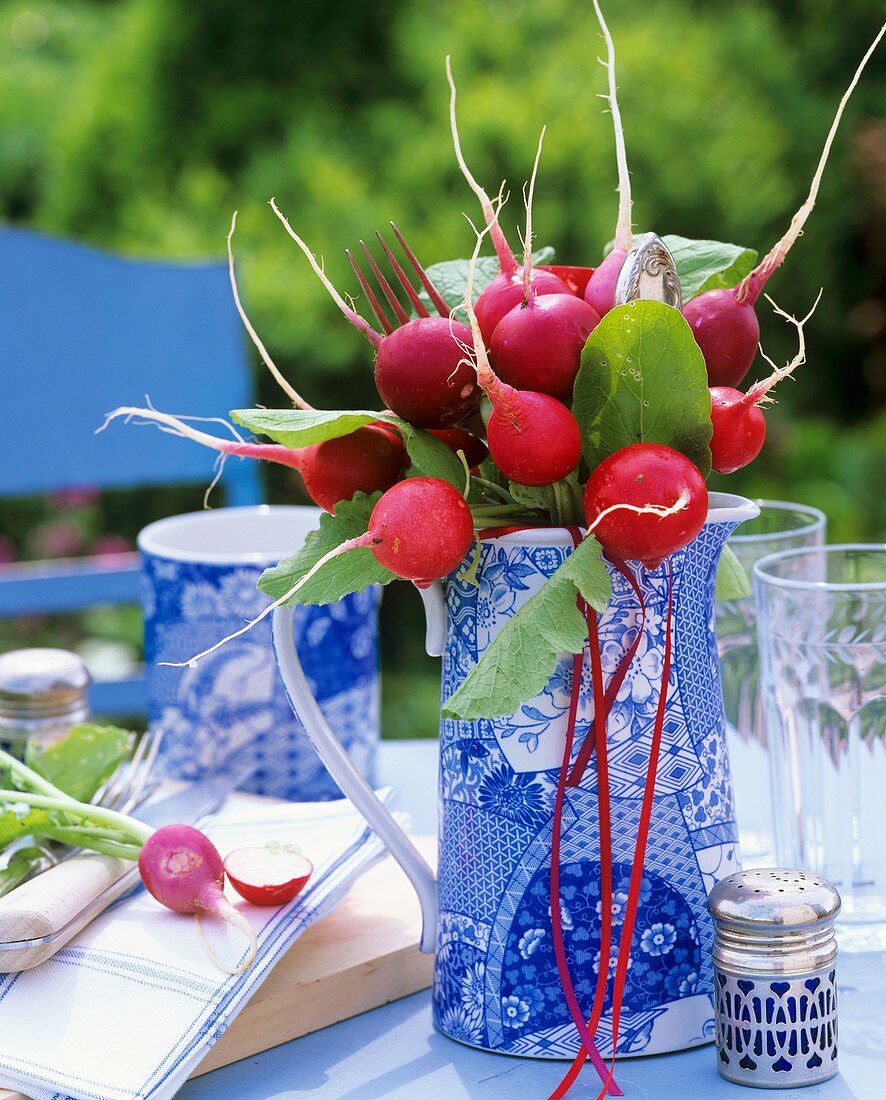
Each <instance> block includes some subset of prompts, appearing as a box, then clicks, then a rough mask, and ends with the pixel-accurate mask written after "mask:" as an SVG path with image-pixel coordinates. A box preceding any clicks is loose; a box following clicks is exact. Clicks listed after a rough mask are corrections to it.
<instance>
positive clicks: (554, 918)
mask: <svg viewBox="0 0 886 1100" xmlns="http://www.w3.org/2000/svg"><path fill="white" fill-rule="evenodd" d="M569 533H570V535H571V536H572V543H573V546H578V545H579V543H580V542H581V538H582V536H581V531H580V530H579V529H578V528H577V527H570V528H569ZM577 604H578V609H579V611H581V612H582V614H584V611H585V603H584V600H582V598H581V597H580V596H579V598H578V600H577ZM583 665H584V652H581V653H576V654H575V656H574V657H573V660H572V693H571V695H570V699H569V716H568V720H567V723H566V741H565V744H564V746H563V763H562V765H561V766H560V774H559V776H558V779H557V793H556V796H555V798H554V820H553V824H552V827H551V887H550V902H551V932H552V937H551V938H552V941H553V946H554V958H555V959H556V961H557V973H558V974H559V976H560V984H561V985H562V987H563V995H564V997H565V998H566V1004H567V1007H568V1008H569V1014H570V1016H571V1017H572V1021H573V1023H574V1024H575V1027H576V1029H577V1030H578V1034H579V1037H580V1038H581V1042H582V1048H581V1055H582V1062H584V1060H585V1058H590V1059H591V1063H592V1064H593V1066H594V1068H595V1069H596V1071H597V1073H598V1074H599V1076H600V1080H601V1081H604V1082H605V1084H604V1087H603V1093H604V1095H605V1094H606V1093H607V1092H609V1093H610V1094H611V1095H612V1096H621V1095H622V1092H621V1089H620V1088H619V1087H618V1085H616V1084H615V1082H614V1081H613V1080H612V1074H611V1073H608V1075H607V1069H606V1064H605V1062H604V1061H603V1058H602V1056H601V1055H600V1052H599V1050H598V1049H597V1046H596V1044H595V1043H594V1037H593V1031H592V1029H591V1028H589V1027H588V1025H587V1024H586V1023H585V1018H584V1013H583V1012H582V1010H581V1005H580V1004H579V1003H578V998H577V997H576V995H575V987H574V986H573V984H572V975H571V974H570V972H569V960H568V959H567V958H566V946H565V943H564V941H563V916H562V913H561V912H560V842H561V839H562V835H563V802H564V798H565V794H566V777H567V775H568V772H569V762H570V759H571V757H572V744H573V741H574V739H575V726H576V721H577V719H578V703H579V698H580V695H581V670H582V666H583Z"/></svg>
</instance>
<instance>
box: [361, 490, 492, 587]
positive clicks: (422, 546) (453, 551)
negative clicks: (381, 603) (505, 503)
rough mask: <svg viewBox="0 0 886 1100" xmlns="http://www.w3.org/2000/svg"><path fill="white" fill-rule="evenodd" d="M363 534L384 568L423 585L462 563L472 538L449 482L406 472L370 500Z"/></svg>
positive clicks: (465, 510)
mask: <svg viewBox="0 0 886 1100" xmlns="http://www.w3.org/2000/svg"><path fill="white" fill-rule="evenodd" d="M368 536H369V538H370V540H371V541H370V544H369V545H370V546H371V549H372V552H373V554H374V555H375V557H376V558H377V559H378V561H379V562H380V563H381V564H382V565H383V566H385V568H387V569H390V570H391V572H392V573H396V574H397V576H398V577H405V578H406V579H407V580H410V581H413V582H414V583H415V585H416V586H417V587H419V588H427V587H428V585H430V583H431V582H432V581H434V580H437V579H438V578H440V577H446V576H448V575H449V574H450V573H451V572H452V571H453V569H456V568H457V567H458V566H459V565H461V563H462V561H463V559H464V557H465V554H467V552H468V550H470V548H471V544H472V543H473V541H474V520H473V516H472V515H471V510H470V508H468V506H467V503H466V502H465V499H464V497H463V496H462V495H461V493H460V492H459V491H458V489H455V488H453V486H452V485H450V484H449V482H447V481H441V480H440V479H439V478H435V477H410V478H407V479H406V480H405V481H401V482H400V483H399V484H397V485H395V486H394V487H393V488H392V489H388V491H387V492H386V493H385V494H384V495H383V496H382V497H381V499H380V500H379V501H378V503H377V504H376V505H375V507H374V508H373V510H372V515H371V516H370V517H369V531H368Z"/></svg>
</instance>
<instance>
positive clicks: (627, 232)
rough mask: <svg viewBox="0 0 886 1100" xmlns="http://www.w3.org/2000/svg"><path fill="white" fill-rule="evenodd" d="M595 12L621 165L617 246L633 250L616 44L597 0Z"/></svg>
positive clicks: (628, 177)
mask: <svg viewBox="0 0 886 1100" xmlns="http://www.w3.org/2000/svg"><path fill="white" fill-rule="evenodd" d="M594 11H595V12H596V13H597V22H598V23H599V24H600V30H601V31H602V32H603V38H604V40H605V42H606V57H607V60H606V61H602V60H601V62H600V63H601V64H602V65H603V66H604V67H605V69H606V72H607V74H608V77H609V95H608V96H604V97H603V98H605V99H608V100H609V107H610V109H611V111H612V126H613V129H614V130H615V162H616V165H617V167H618V221H617V222H616V225H615V244H614V247H615V248H619V249H624V251H625V252H628V251H630V248H631V242H632V240H633V235H632V225H631V209H632V206H633V203H632V200H631V177H630V174H629V172H628V155H627V151H626V150H625V135H624V128H623V126H622V122H621V111H620V110H619V107H618V93H617V90H616V85H615V43H614V42H613V41H612V35H611V34H610V33H609V27H608V26H607V25H606V20H605V19H604V17H603V12H602V11H601V9H600V4H599V3H598V0H594Z"/></svg>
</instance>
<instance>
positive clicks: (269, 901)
mask: <svg viewBox="0 0 886 1100" xmlns="http://www.w3.org/2000/svg"><path fill="white" fill-rule="evenodd" d="M225 872H226V874H227V876H228V878H229V879H230V880H231V885H232V886H233V887H234V889H235V890H236V891H237V893H238V894H239V895H240V897H241V898H245V900H246V901H248V902H251V903H252V904H253V905H285V904H286V902H287V901H292V899H293V898H294V897H296V895H297V894H299V893H300V892H301V890H302V888H303V887H304V885H305V883H306V882H307V881H308V879H309V878H310V877H311V875H312V874H313V872H314V865H313V863H311V861H310V860H309V859H306V858H305V857H304V856H303V855H302V854H301V853H300V852H298V851H297V850H296V849H295V848H293V847H292V846H291V845H284V844H267V845H265V847H264V848H238V849H237V850H236V851H234V852H231V854H230V855H229V856H228V857H227V858H226V859H225Z"/></svg>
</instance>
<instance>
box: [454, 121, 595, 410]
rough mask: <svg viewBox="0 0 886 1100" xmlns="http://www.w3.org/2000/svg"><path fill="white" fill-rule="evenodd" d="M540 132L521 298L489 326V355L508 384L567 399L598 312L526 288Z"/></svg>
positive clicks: (529, 193) (529, 275) (529, 277)
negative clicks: (490, 332)
mask: <svg viewBox="0 0 886 1100" xmlns="http://www.w3.org/2000/svg"><path fill="white" fill-rule="evenodd" d="M544 135H545V131H544V129H542V132H541V137H540V138H539V140H538V151H537V152H536V154H535V163H534V165H533V166H532V176H531V178H530V180H529V188H528V191H527V192H526V232H525V233H524V235H523V246H524V247H523V298H522V301H521V302H520V303H519V305H516V306H514V308H513V309H512V310H511V311H510V312H509V313H506V314H505V315H504V317H502V319H501V320H500V321H499V322H498V324H497V325H496V326H495V331H494V332H493V334H492V340H491V342H490V344H489V357H490V359H491V360H492V362H493V363H494V364H495V370H496V373H497V374H498V376H499V378H501V379H502V381H504V382H507V383H508V384H509V385H512V386H515V387H516V388H518V389H523V390H532V391H535V392H536V393H546V394H548V395H549V396H551V397H557V398H559V399H560V400H562V401H568V400H569V399H570V398H571V397H572V387H573V384H574V382H575V376H576V375H577V374H578V368H579V366H580V365H581V353H582V349H583V348H584V346H585V341H586V340H587V338H588V336H590V334H591V332H592V331H593V330H594V329H595V328H596V327H597V325H598V324H599V323H600V317H599V315H598V314H597V313H596V312H595V311H594V310H593V309H591V307H590V306H589V305H588V304H587V302H583V301H582V300H581V298H576V297H575V295H573V294H545V295H544V296H542V297H541V298H539V297H537V296H536V293H535V291H534V290H533V287H532V199H533V195H534V193H535V178H536V175H537V173H538V162H539V158H540V157H541V149H542V142H543V141H544ZM475 312H476V310H475ZM478 321H479V317H478ZM482 332H483V327H482V325H481V326H480V333H481V335H482Z"/></svg>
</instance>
